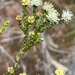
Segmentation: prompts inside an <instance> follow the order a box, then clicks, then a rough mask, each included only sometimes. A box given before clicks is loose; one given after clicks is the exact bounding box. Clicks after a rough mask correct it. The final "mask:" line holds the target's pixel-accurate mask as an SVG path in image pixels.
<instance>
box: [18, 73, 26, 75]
mask: <svg viewBox="0 0 75 75" xmlns="http://www.w3.org/2000/svg"><path fill="white" fill-rule="evenodd" d="M19 75H27V74H26V73H20V74H19Z"/></svg>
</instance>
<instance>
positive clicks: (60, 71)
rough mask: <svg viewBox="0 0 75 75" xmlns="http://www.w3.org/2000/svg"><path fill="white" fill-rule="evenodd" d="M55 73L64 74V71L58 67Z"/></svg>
mask: <svg viewBox="0 0 75 75" xmlns="http://www.w3.org/2000/svg"><path fill="white" fill-rule="evenodd" d="M55 74H56V75H65V71H64V70H63V69H61V68H58V69H57V70H56V71H55Z"/></svg>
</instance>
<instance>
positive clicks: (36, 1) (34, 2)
mask: <svg viewBox="0 0 75 75" xmlns="http://www.w3.org/2000/svg"><path fill="white" fill-rule="evenodd" d="M30 5H31V6H33V5H35V6H41V5H42V0H31V1H30Z"/></svg>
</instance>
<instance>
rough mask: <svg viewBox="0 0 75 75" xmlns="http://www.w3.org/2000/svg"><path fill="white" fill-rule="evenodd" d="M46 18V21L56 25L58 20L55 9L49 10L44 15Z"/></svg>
mask: <svg viewBox="0 0 75 75" xmlns="http://www.w3.org/2000/svg"><path fill="white" fill-rule="evenodd" d="M46 17H47V18H48V20H49V21H50V22H54V23H56V24H58V23H59V21H60V19H59V13H58V11H57V10H55V9H51V10H50V11H49V12H48V14H47V15H46Z"/></svg>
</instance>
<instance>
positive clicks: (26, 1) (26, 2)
mask: <svg viewBox="0 0 75 75" xmlns="http://www.w3.org/2000/svg"><path fill="white" fill-rule="evenodd" d="M29 4H30V0H22V5H23V6H26V5H29Z"/></svg>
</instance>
